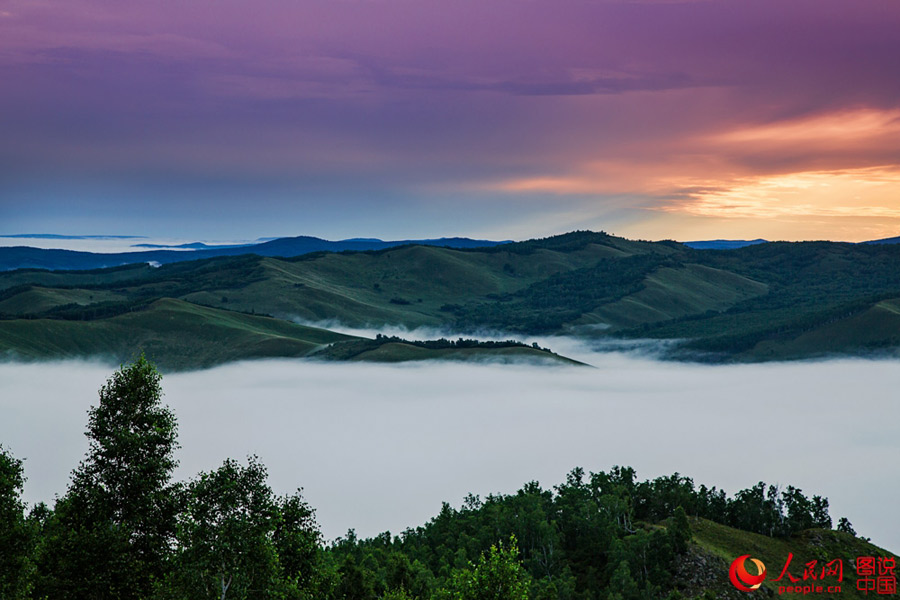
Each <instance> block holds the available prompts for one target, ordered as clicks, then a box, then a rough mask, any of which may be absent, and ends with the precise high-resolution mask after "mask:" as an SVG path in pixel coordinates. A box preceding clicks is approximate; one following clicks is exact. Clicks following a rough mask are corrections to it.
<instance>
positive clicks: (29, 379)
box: [0, 354, 900, 551]
mask: <svg viewBox="0 0 900 600" xmlns="http://www.w3.org/2000/svg"><path fill="white" fill-rule="evenodd" d="M592 362H593V364H595V365H596V366H597V368H596V369H583V368H581V369H578V368H553V369H540V368H533V367H527V366H497V365H466V364H428V365H424V364H420V365H403V366H380V365H339V364H336V365H323V364H310V363H306V362H302V361H288V360H284V361H261V362H246V363H238V364H232V365H228V366H224V367H219V368H216V369H212V370H208V371H201V372H194V373H183V374H175V375H168V376H166V377H165V378H164V380H163V386H164V389H165V392H166V396H165V401H166V402H167V403H168V404H169V405H170V406H172V407H173V408H174V409H175V411H176V413H177V415H178V419H179V425H180V429H179V433H180V435H179V439H180V442H181V444H182V449H181V450H180V452H179V459H180V461H181V466H180V467H179V470H178V473H177V475H178V477H180V478H189V477H190V476H192V475H193V474H195V473H197V472H198V471H200V470H206V469H212V468H215V467H216V466H218V465H219V464H220V463H221V461H222V460H223V459H224V458H225V457H229V456H230V457H237V458H240V457H243V456H246V455H247V454H250V453H254V454H258V455H259V456H260V457H261V459H262V460H263V462H264V463H265V464H266V465H267V466H268V468H269V471H270V476H271V483H272V485H273V487H274V488H275V489H276V491H278V492H282V493H284V492H288V491H290V490H292V489H294V488H296V487H303V488H305V492H304V493H305V496H306V497H307V499H308V500H309V501H310V502H311V503H312V504H313V505H314V506H315V507H316V508H317V511H318V520H319V522H320V523H321V525H322V527H323V530H324V533H325V535H326V536H327V537H329V538H333V537H336V536H339V535H342V534H343V533H345V532H346V530H347V529H348V528H354V529H356V530H357V532H358V533H360V534H361V535H373V534H376V533H379V532H381V531H385V530H390V531H392V532H394V533H398V532H400V531H402V530H403V529H404V528H406V527H414V526H416V525H418V524H421V523H423V522H425V521H426V520H427V519H429V518H430V517H432V516H434V515H435V514H436V513H437V512H438V510H439V508H440V503H441V502H442V501H449V502H451V503H453V504H456V505H458V504H459V503H460V502H461V500H462V498H463V496H464V495H465V494H466V493H468V492H473V493H477V494H481V495H485V494H488V493H490V492H513V491H515V490H516V489H518V487H519V486H520V485H522V484H523V483H525V482H526V481H530V480H533V479H537V480H539V481H540V482H541V483H542V484H544V485H545V486H548V485H552V484H555V483H559V482H560V481H563V479H564V476H565V473H566V472H567V471H568V470H569V469H571V468H572V467H574V466H582V467H584V468H586V469H589V470H600V469H608V468H609V467H611V466H613V465H616V464H619V465H631V466H634V467H635V468H636V469H637V470H638V474H639V476H641V477H655V476H659V475H665V474H671V473H673V472H675V471H678V472H680V473H682V474H685V475H689V476H691V477H693V478H694V480H695V481H696V482H697V483H698V484H699V483H705V484H707V485H716V486H719V487H721V488H724V489H725V490H727V491H728V492H732V493H733V492H735V491H737V490H739V489H742V488H745V487H749V486H752V485H753V484H755V483H756V482H757V481H760V480H763V481H766V482H768V483H780V484H784V485H787V484H792V485H795V486H798V487H800V488H802V489H803V490H804V491H805V492H806V493H808V494H821V495H824V496H827V497H828V498H829V499H830V500H831V512H832V516H833V517H834V518H838V517H840V516H847V517H849V518H850V520H851V521H852V522H853V524H854V526H855V527H856V529H857V531H859V532H860V533H861V534H862V535H866V536H871V537H872V539H873V541H875V542H876V543H878V544H880V545H883V546H886V547H888V548H890V549H893V550H895V551H896V550H897V549H898V548H900V536H898V532H900V517H898V516H897V512H896V510H895V506H894V504H895V502H894V500H895V499H896V498H897V497H898V495H900V484H898V482H897V478H896V477H895V476H894V475H895V473H894V471H895V468H894V465H895V464H896V463H897V461H898V460H900V441H898V440H900V438H898V436H897V430H896V424H897V421H898V417H900V408H898V406H897V403H896V402H895V401H894V398H893V391H894V390H896V389H898V386H900V372H898V370H897V368H896V363H894V362H891V361H884V362H881V361H854V360H841V361H829V362H812V363H790V364H766V365H745V366H718V367H709V366H698V365H684V364H672V363H658V362H654V361H652V360H648V359H643V358H637V357H634V356H628V355H623V354H602V355H595V356H594V360H593V361H592ZM110 373H111V369H110V368H109V367H107V366H102V365H97V364H90V363H48V364H30V365H22V364H3V365H0V414H2V416H3V418H2V419H0V440H2V443H3V444H4V445H5V446H8V447H9V448H10V449H11V450H12V451H13V452H14V454H16V455H17V456H19V457H22V458H25V459H26V474H27V475H28V478H29V481H28V483H27V485H26V496H27V499H28V500H29V501H37V500H50V499H52V497H53V495H54V494H58V493H62V492H64V490H65V487H66V483H67V478H68V473H69V472H70V471H71V469H72V468H74V467H75V466H76V465H77V463H78V460H79V459H80V458H81V456H82V455H83V453H84V451H85V450H86V447H87V443H86V439H85V438H84V436H83V430H84V425H85V422H86V414H85V411H86V410H87V409H88V407H89V406H90V404H91V403H93V402H96V398H97V392H96V391H97V389H99V387H100V386H101V385H102V383H103V382H104V381H105V379H106V377H108V376H109V374H110ZM861 381H865V382H866V386H865V393H864V394H862V393H861V389H860V386H859V382H861Z"/></svg>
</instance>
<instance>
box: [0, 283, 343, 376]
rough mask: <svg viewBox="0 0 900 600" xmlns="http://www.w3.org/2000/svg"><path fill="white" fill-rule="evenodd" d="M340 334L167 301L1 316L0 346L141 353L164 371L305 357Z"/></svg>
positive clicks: (44, 351)
mask: <svg viewBox="0 0 900 600" xmlns="http://www.w3.org/2000/svg"><path fill="white" fill-rule="evenodd" d="M347 339H351V336H346V335H343V334H339V333H335V332H332V331H327V330H324V329H316V328H314V327H305V326H302V325H297V324H294V323H290V322H287V321H283V320H280V319H272V318H269V317H260V316H253V315H244V314H240V313H235V312H230V311H223V310H218V309H214V308H208V307H203V306H198V305H196V304H191V303H189V302H184V301H181V300H173V299H164V300H157V301H155V302H153V303H152V304H150V305H149V306H147V307H146V308H144V309H142V310H135V311H132V312H127V313H125V314H121V315H118V316H114V317H110V318H106V319H96V320H91V321H67V320H58V319H57V320H55V319H27V320H26V319H19V320H15V321H0V352H4V351H5V352H7V353H11V354H14V355H16V356H17V357H21V358H25V359H36V358H75V357H100V358H108V359H111V360H114V361H116V362H121V361H123V360H127V359H129V358H131V357H132V356H133V355H134V354H135V353H137V352H140V351H143V352H144V353H145V354H146V355H147V357H148V358H151V359H153V360H155V361H157V362H158V364H159V365H160V366H161V367H162V368H164V369H167V370H178V369H189V368H198V367H207V366H211V365H215V364H220V363H223V362H228V361H232V360H239V359H245V358H265V357H277V356H282V357H284V356H286V357H291V356H305V355H307V354H309V353H310V352H311V351H313V350H315V349H317V348H319V347H321V346H323V345H325V344H330V343H334V342H339V341H342V340H347Z"/></svg>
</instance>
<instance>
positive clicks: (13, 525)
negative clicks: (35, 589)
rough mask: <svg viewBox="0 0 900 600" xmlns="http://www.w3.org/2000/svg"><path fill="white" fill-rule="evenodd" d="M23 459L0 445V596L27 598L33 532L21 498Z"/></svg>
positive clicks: (0, 598)
mask: <svg viewBox="0 0 900 600" xmlns="http://www.w3.org/2000/svg"><path fill="white" fill-rule="evenodd" d="M24 485H25V475H24V470H23V468H22V461H21V460H19V459H17V458H15V457H14V456H12V454H10V453H9V452H8V451H7V450H6V449H4V448H3V447H2V446H0V600H8V599H14V598H24V597H25V596H26V595H27V593H28V590H29V587H30V583H31V581H30V579H31V578H30V575H31V569H32V566H31V561H30V560H29V558H30V554H31V544H32V539H33V536H32V535H31V531H30V528H29V526H28V522H27V520H26V518H25V504H24V503H23V502H22V499H21V496H22V486H24Z"/></svg>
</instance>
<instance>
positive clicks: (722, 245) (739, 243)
mask: <svg viewBox="0 0 900 600" xmlns="http://www.w3.org/2000/svg"><path fill="white" fill-rule="evenodd" d="M768 242H769V240H764V239H761V238H760V239H755V240H700V241H696V242H682V244H684V245H685V246H687V247H688V248H693V249H694V250H736V249H738V248H744V247H746V246H755V245H756V244H767V243H768Z"/></svg>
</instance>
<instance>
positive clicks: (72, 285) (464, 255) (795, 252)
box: [0, 232, 900, 365]
mask: <svg viewBox="0 0 900 600" xmlns="http://www.w3.org/2000/svg"><path fill="white" fill-rule="evenodd" d="M898 264H900V246H898V245H894V244H844V243H832V242H802V243H787V242H769V243H765V244H755V245H750V246H745V247H741V248H737V249H733V250H716V251H709V250H696V249H692V248H689V247H687V246H685V245H683V244H679V243H676V242H643V241H633V240H627V239H624V238H619V237H615V236H611V235H607V234H605V233H593V232H573V233H570V234H565V235H560V236H554V237H550V238H545V239H540V240H530V241H527V242H517V243H508V244H502V245H497V246H493V247H485V248H447V247H438V246H428V245H403V246H397V247H392V248H385V249H380V250H370V251H362V252H340V253H334V252H312V253H307V254H303V255H300V256H293V257H276V256H260V255H256V254H244V255H239V256H223V257H214V258H210V259H204V260H194V261H183V262H177V263H171V264H165V265H162V266H161V267H159V268H153V267H150V266H148V265H147V264H133V265H126V266H120V267H114V268H107V269H94V270H71V271H48V270H39V269H19V270H14V271H8V272H4V273H0V349H2V351H3V352H6V353H13V354H16V355H19V356H25V357H52V356H81V355H84V354H86V353H97V352H107V353H112V354H115V355H117V356H118V355H120V354H121V353H122V352H123V351H124V350H125V348H126V346H131V347H134V345H135V344H136V343H139V344H142V347H148V348H149V347H152V348H153V349H154V351H155V352H156V353H157V354H158V356H157V359H158V360H160V361H161V362H162V363H164V364H165V363H166V361H167V360H169V359H170V358H171V362H170V363H169V364H175V363H178V362H179V361H184V360H185V357H186V356H188V355H192V356H196V357H197V358H196V359H194V360H193V361H192V364H195V365H206V364H214V363H216V362H221V361H227V360H234V359H237V358H242V357H257V356H300V355H305V354H307V353H308V352H311V351H312V349H313V347H314V346H315V344H316V343H322V342H320V341H316V340H312V339H308V337H307V336H309V335H311V330H316V331H321V327H320V328H318V329H316V328H315V327H313V328H308V327H307V328H306V329H302V328H301V325H300V324H305V325H310V324H312V325H316V324H324V323H329V322H334V323H341V324H344V325H348V326H355V327H372V328H378V327H383V326H387V325H393V326H396V325H399V326H404V327H407V328H415V327H419V326H429V327H433V328H439V329H444V330H446V331H448V332H456V333H462V334H469V335H475V334H477V333H479V332H493V333H498V332H502V333H508V334H509V335H510V336H511V337H516V336H532V335H546V334H569V335H577V336H588V337H616V338H621V339H625V340H628V339H638V338H643V339H659V340H677V341H678V343H676V344H671V350H670V356H671V357H673V358H686V359H691V360H704V361H734V360H742V361H757V360H773V359H775V360H781V359H795V358H810V357H816V356H826V355H831V354H852V355H860V354H866V355H872V354H885V353H894V352H896V350H897V348H898V347H900V313H898V307H900V269H897V268H896V265H898ZM176 309H177V310H176ZM173 311H175V312H178V313H180V317H179V318H184V319H186V320H187V322H189V323H190V324H189V325H185V327H184V328H183V329H182V330H177V329H176V330H172V331H169V330H166V328H165V326H164V324H165V323H167V322H168V321H166V319H163V318H161V315H163V314H166V315H168V314H169V313H171V312H173ZM226 316H227V318H226ZM167 318H168V317H167ZM263 319H265V326H263ZM205 323H208V325H205ZM192 328H194V329H192ZM207 330H208V331H207ZM248 331H253V332H255V333H254V334H253V335H254V336H256V337H252V338H244V337H242V336H245V335H249V334H248ZM263 331H264V332H265V333H264V334H263V333H262V332H263ZM98 332H103V333H102V335H101V334H100V333H98ZM188 332H194V333H191V335H190V336H188ZM238 333H240V336H237V337H233V336H236V335H237V334H238ZM335 335H337V334H335ZM179 336H180V337H179ZM259 336H264V337H265V336H268V338H267V339H261V338H260V337H259ZM182 338H183V339H182ZM98 339H104V340H107V342H105V346H103V345H102V344H98V342H97V340H98ZM238 339H240V340H241V343H240V344H239V345H237V344H236V342H237V340H238ZM223 344H224V345H233V346H234V347H233V349H229V350H226V349H223V348H219V347H216V348H215V349H213V350H209V351H201V350H200V347H201V346H204V347H205V346H206V345H212V346H222V345H223ZM394 351H395V352H396V353H397V356H400V355H413V354H416V355H425V354H429V353H422V352H418V351H412V350H409V349H408V348H394ZM385 352H387V350H386V349H385V350H383V351H381V354H383V353H385ZM516 352H520V351H518V350H517V351H516ZM433 354H434V353H431V355H433ZM373 356H380V354H379V353H376V354H375V355H373Z"/></svg>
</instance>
